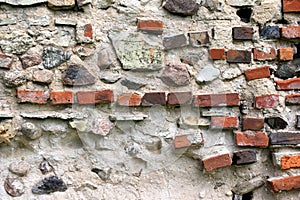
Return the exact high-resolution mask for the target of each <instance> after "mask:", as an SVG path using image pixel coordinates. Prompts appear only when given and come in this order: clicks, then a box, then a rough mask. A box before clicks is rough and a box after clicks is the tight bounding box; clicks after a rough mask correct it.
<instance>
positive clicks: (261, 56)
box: [253, 47, 277, 61]
mask: <svg viewBox="0 0 300 200" xmlns="http://www.w3.org/2000/svg"><path fill="white" fill-rule="evenodd" d="M276 57H277V54H276V50H275V49H274V48H271V47H269V48H264V49H263V51H261V50H259V49H257V48H254V49H253V58H254V60H258V61H265V60H275V59H276Z"/></svg>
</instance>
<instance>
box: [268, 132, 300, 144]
mask: <svg viewBox="0 0 300 200" xmlns="http://www.w3.org/2000/svg"><path fill="white" fill-rule="evenodd" d="M269 137H270V144H271V145H299V144H300V133H299V132H296V131H295V132H293V131H285V132H271V133H270V136H269Z"/></svg>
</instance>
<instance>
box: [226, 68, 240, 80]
mask: <svg viewBox="0 0 300 200" xmlns="http://www.w3.org/2000/svg"><path fill="white" fill-rule="evenodd" d="M240 75H242V71H241V70H240V69H239V68H238V67H231V68H229V69H226V70H225V71H224V72H223V73H222V78H223V79H225V80H231V79H234V78H236V77H238V76H240Z"/></svg>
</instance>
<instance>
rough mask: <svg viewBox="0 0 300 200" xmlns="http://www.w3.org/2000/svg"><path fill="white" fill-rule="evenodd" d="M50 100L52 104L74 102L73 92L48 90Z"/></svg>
mask: <svg viewBox="0 0 300 200" xmlns="http://www.w3.org/2000/svg"><path fill="white" fill-rule="evenodd" d="M50 101H51V103H52V104H72V103H74V92H73V91H54V92H50Z"/></svg>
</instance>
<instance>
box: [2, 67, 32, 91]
mask: <svg viewBox="0 0 300 200" xmlns="http://www.w3.org/2000/svg"><path fill="white" fill-rule="evenodd" d="M27 79H28V77H27V74H26V73H25V72H24V71H19V70H13V71H8V72H5V73H4V77H3V80H4V84H5V85H6V86H7V87H18V86H21V85H23V84H25V83H26V82H27Z"/></svg>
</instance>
